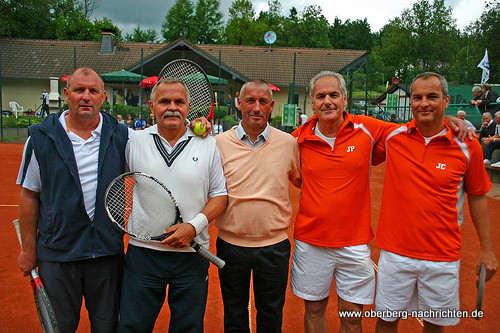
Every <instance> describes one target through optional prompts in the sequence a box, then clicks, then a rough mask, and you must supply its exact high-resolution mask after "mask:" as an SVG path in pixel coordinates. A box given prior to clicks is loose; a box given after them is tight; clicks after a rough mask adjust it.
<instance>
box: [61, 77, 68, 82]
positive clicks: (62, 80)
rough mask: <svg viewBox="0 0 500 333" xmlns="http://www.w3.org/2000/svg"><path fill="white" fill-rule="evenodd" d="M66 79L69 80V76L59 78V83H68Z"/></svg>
mask: <svg viewBox="0 0 500 333" xmlns="http://www.w3.org/2000/svg"><path fill="white" fill-rule="evenodd" d="M68 79H69V75H66V76H63V77H62V78H61V82H67V81H68Z"/></svg>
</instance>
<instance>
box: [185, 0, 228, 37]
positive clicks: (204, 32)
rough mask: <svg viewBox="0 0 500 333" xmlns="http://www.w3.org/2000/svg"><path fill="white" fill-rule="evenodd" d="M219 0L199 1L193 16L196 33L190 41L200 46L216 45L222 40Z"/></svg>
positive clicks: (194, 32)
mask: <svg viewBox="0 0 500 333" xmlns="http://www.w3.org/2000/svg"><path fill="white" fill-rule="evenodd" d="M219 6H220V1H219V0H198V4H197V5H196V9H195V12H194V15H193V26H194V31H193V33H192V35H191V37H190V41H192V42H194V43H199V44H214V43H217V42H219V41H220V40H221V38H222V37H221V35H222V29H223V28H222V26H223V22H222V16H223V15H222V12H221V11H220V10H219Z"/></svg>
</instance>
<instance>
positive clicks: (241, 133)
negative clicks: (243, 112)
mask: <svg viewBox="0 0 500 333" xmlns="http://www.w3.org/2000/svg"><path fill="white" fill-rule="evenodd" d="M235 132H236V136H238V138H240V139H241V141H243V142H245V143H246V144H247V145H249V146H250V147H253V148H258V147H260V146H262V145H263V144H264V142H266V141H267V139H268V138H269V123H267V125H266V128H265V129H264V130H263V131H262V133H260V134H259V135H258V136H257V140H255V142H252V140H250V136H249V135H248V134H247V133H246V132H245V129H244V128H243V126H242V125H241V121H240V123H239V124H238V127H236V129H235Z"/></svg>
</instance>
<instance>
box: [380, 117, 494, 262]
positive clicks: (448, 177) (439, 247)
mask: <svg viewBox="0 0 500 333" xmlns="http://www.w3.org/2000/svg"><path fill="white" fill-rule="evenodd" d="M445 124H446V128H447V130H448V132H447V133H446V135H442V136H438V137H436V138H433V139H432V140H431V141H430V142H429V143H428V145H425V142H424V137H423V136H422V134H421V132H420V130H419V129H418V128H417V127H416V124H415V120H413V121H411V122H410V123H408V124H407V126H406V127H400V128H399V129H396V130H395V131H393V132H392V133H390V134H389V135H388V136H387V139H385V138H384V140H383V141H382V144H383V143H385V145H383V146H384V147H380V148H381V150H384V149H385V150H386V154H387V162H386V169H385V180H384V191H383V197H382V208H381V212H380V220H379V224H378V229H377V241H376V244H377V246H379V247H380V248H382V249H384V250H387V251H390V252H394V253H397V254H400V255H403V256H407V257H411V258H416V259H422V260H432V261H455V260H458V259H459V258H460V245H461V236H460V226H461V219H462V218H461V216H462V204H463V201H464V192H467V194H468V195H482V194H485V193H487V192H488V191H489V190H490V188H491V182H490V179H489V178H488V175H487V174H486V169H485V167H484V163H483V157H482V150H481V146H480V145H479V142H478V141H477V140H475V139H473V140H469V139H467V140H466V141H465V142H460V141H459V140H458V139H457V138H456V137H454V134H453V132H452V131H451V129H450V128H449V127H448V125H447V123H445ZM378 148H379V147H377V150H378Z"/></svg>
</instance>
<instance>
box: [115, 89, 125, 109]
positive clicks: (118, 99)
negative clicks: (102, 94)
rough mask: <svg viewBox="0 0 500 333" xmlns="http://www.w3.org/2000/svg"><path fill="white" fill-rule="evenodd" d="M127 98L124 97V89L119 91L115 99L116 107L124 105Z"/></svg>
mask: <svg viewBox="0 0 500 333" xmlns="http://www.w3.org/2000/svg"><path fill="white" fill-rule="evenodd" d="M124 104H125V96H123V89H120V90H118V95H116V97H115V105H124Z"/></svg>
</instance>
